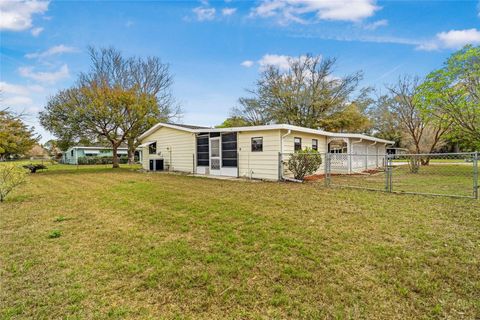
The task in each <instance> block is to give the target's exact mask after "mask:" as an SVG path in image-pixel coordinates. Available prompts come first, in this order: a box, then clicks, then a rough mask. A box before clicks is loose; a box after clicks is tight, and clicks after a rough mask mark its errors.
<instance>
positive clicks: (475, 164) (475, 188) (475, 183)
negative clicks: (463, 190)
mask: <svg viewBox="0 0 480 320" xmlns="http://www.w3.org/2000/svg"><path fill="white" fill-rule="evenodd" d="M473 197H474V198H475V199H477V200H478V151H477V152H475V153H474V154H473Z"/></svg>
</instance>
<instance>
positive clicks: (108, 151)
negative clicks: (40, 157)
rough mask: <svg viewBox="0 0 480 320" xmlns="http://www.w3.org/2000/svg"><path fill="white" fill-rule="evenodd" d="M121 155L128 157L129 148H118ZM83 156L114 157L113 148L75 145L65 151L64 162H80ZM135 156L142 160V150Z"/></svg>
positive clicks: (136, 152)
mask: <svg viewBox="0 0 480 320" xmlns="http://www.w3.org/2000/svg"><path fill="white" fill-rule="evenodd" d="M117 153H118V156H119V157H127V155H128V148H127V147H120V148H118V149H117ZM82 157H113V152H112V148H109V147H104V146H88V147H86V146H74V147H71V148H69V149H68V150H67V151H65V152H64V154H63V157H62V162H63V163H66V164H78V159H79V158H82ZM135 158H136V159H138V161H142V151H141V150H139V149H137V150H136V151H135Z"/></svg>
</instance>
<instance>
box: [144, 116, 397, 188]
mask: <svg viewBox="0 0 480 320" xmlns="http://www.w3.org/2000/svg"><path fill="white" fill-rule="evenodd" d="M139 138H140V140H141V143H142V144H141V145H140V146H139V148H142V153H143V161H142V166H143V168H144V169H145V170H149V171H162V170H168V171H181V172H188V173H195V174H203V175H218V176H229V177H247V178H254V179H265V180H280V179H282V177H283V176H284V172H283V168H282V165H281V164H280V163H281V158H282V156H281V155H287V154H291V153H293V152H295V151H296V150H301V149H305V147H309V148H313V149H316V150H318V152H319V153H321V154H325V153H329V154H330V155H331V156H332V157H334V158H335V162H336V163H342V166H341V167H342V168H343V167H345V168H347V172H348V173H351V172H360V171H363V170H369V169H374V168H377V167H380V166H383V162H382V161H383V160H384V156H385V154H386V147H387V145H391V144H393V143H394V142H393V141H388V140H383V139H378V138H375V137H370V136H366V135H363V134H353V133H352V134H348V133H332V132H327V131H323V130H315V129H309V128H303V127H298V126H293V125H287V124H273V125H262V126H251V127H235V128H206V127H198V126H189V125H182V124H171V123H158V124H156V125H155V126H153V127H152V128H150V129H149V130H148V131H146V132H145V133H144V134H142V135H141V136H140V137H139ZM352 154H357V155H358V156H353V157H352ZM347 155H348V156H347ZM322 167H323V164H322ZM339 168H340V166H339ZM320 170H323V169H322V168H321V169H320ZM340 171H341V170H340Z"/></svg>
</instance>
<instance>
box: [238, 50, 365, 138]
mask: <svg viewBox="0 0 480 320" xmlns="http://www.w3.org/2000/svg"><path fill="white" fill-rule="evenodd" d="M335 63H336V60H335V59H332V58H322V57H320V56H312V55H306V56H300V57H298V58H291V59H290V60H289V67H288V70H286V71H284V70H282V69H280V68H279V67H277V66H268V67H267V68H266V69H265V70H263V71H262V72H261V74H260V78H259V80H258V81H257V83H256V88H255V89H254V90H249V91H248V92H249V93H250V95H251V96H250V97H247V98H240V99H239V104H240V106H239V107H237V108H235V109H234V110H233V113H234V115H235V116H238V117H241V118H243V119H244V120H245V121H246V122H247V123H249V124H251V125H260V124H267V123H270V122H275V123H287V124H292V125H298V126H303V127H308V128H318V127H322V126H323V125H324V122H323V121H325V120H326V119H331V118H332V117H333V119H335V120H336V122H335V121H333V120H332V119H331V121H329V122H328V124H329V125H330V127H332V126H333V124H334V123H338V124H339V125H340V127H335V130H336V131H340V130H342V127H341V126H344V125H345V123H343V122H342V121H339V119H338V118H339V117H341V116H340V114H341V112H343V111H344V110H345V109H346V108H347V107H348V106H349V105H350V104H351V103H352V102H354V103H356V104H357V106H359V105H360V103H359V102H358V101H357V98H355V97H353V93H354V92H355V91H356V90H357V89H358V84H359V82H360V80H361V79H362V73H361V72H356V73H353V74H350V75H346V76H344V77H335V76H334V75H333V71H334V67H335ZM362 98H363V96H362ZM361 109H363V108H359V110H361ZM361 111H362V110H361ZM348 112H349V113H348V114H346V115H344V118H348V117H349V116H351V115H352V110H348Z"/></svg>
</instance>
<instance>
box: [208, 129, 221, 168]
mask: <svg viewBox="0 0 480 320" xmlns="http://www.w3.org/2000/svg"><path fill="white" fill-rule="evenodd" d="M221 153H222V150H221V145H220V137H215V138H210V174H212V175H220V172H221V170H220V169H221V158H220V155H221Z"/></svg>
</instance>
